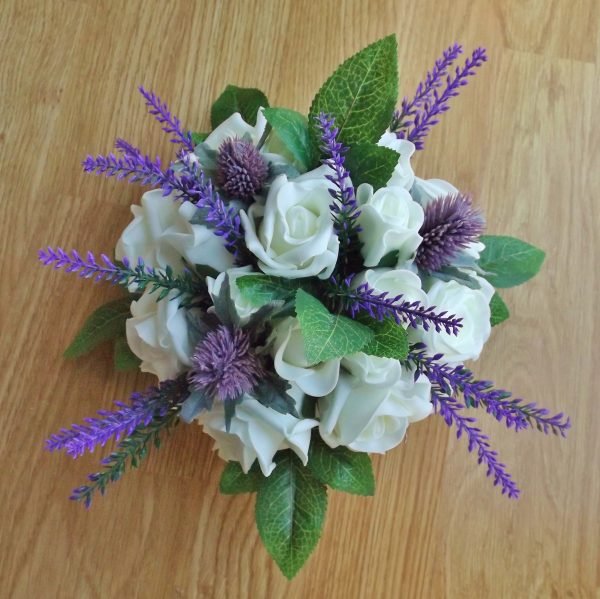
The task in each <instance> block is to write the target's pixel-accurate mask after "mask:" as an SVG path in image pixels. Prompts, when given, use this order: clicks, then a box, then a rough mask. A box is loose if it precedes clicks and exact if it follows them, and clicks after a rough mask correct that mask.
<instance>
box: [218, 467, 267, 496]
mask: <svg viewBox="0 0 600 599" xmlns="http://www.w3.org/2000/svg"><path fill="white" fill-rule="evenodd" d="M262 478H263V476H262V474H261V473H260V470H259V469H258V468H257V467H256V462H255V463H254V465H253V466H252V468H250V470H249V471H248V473H245V472H244V471H243V470H242V467H241V466H240V464H239V463H238V462H227V464H226V465H225V469H224V470H223V473H222V474H221V480H220V482H219V490H220V491H221V493H223V495H239V494H240V493H256V491H258V486H259V485H260V481H261V480H262Z"/></svg>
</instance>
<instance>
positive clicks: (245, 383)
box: [189, 325, 266, 401]
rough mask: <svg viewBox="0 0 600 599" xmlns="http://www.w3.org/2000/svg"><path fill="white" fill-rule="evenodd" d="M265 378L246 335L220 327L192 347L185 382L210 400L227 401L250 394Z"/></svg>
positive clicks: (237, 330)
mask: <svg viewBox="0 0 600 599" xmlns="http://www.w3.org/2000/svg"><path fill="white" fill-rule="evenodd" d="M265 375H266V373H265V371H264V368H263V366H262V364H261V362H260V359H259V358H258V356H257V355H256V354H255V353H254V351H253V350H252V347H251V345H250V337H249V335H248V333H247V332H245V331H243V330H241V329H233V330H232V329H230V328H229V327H226V326H224V325H220V326H219V327H217V328H216V329H215V330H214V331H211V332H210V333H208V334H207V335H206V337H204V339H203V340H202V341H201V342H200V343H199V344H198V345H197V346H196V349H195V350H194V354H193V356H192V367H191V369H190V371H189V382H190V386H191V387H192V388H194V389H196V390H198V391H202V392H204V393H206V394H208V395H209V396H210V397H213V398H216V399H219V400H221V401H231V400H237V399H238V398H239V397H241V395H242V394H244V393H250V392H251V391H252V390H253V389H254V387H255V386H256V385H257V383H258V382H259V381H260V380H261V379H262V378H264V376H265Z"/></svg>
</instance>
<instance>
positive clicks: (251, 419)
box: [198, 388, 319, 476]
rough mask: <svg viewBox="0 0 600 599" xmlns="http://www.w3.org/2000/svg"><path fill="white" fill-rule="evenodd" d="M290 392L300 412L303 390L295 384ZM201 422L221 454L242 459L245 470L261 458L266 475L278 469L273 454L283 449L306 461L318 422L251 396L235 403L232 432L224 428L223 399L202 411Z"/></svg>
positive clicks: (261, 465) (230, 459)
mask: <svg viewBox="0 0 600 599" xmlns="http://www.w3.org/2000/svg"><path fill="white" fill-rule="evenodd" d="M289 394H290V395H291V396H292V397H293V398H294V399H295V400H296V409H297V411H298V413H301V410H302V402H303V397H304V395H303V393H302V392H301V391H300V390H299V389H298V388H292V389H291V390H290V391H289ZM198 422H199V423H200V424H201V425H202V427H203V429H204V432H205V433H207V434H208V435H210V436H211V437H212V438H213V439H214V440H215V450H217V451H218V454H219V456H220V457H221V458H223V459H224V460H227V461H235V462H239V463H240V465H241V467H242V469H243V471H244V472H248V470H250V467H251V466H252V464H253V463H254V461H255V460H258V464H259V466H260V469H261V471H262V473H263V474H264V475H265V476H269V475H270V474H271V472H273V470H274V469H275V466H276V464H275V462H274V461H273V458H274V456H275V454H276V452H277V451H279V450H282V449H291V450H292V451H293V452H294V453H295V454H296V455H297V456H298V457H299V458H300V459H301V460H302V463H303V464H304V465H306V463H307V461H308V447H309V444H310V431H311V429H313V428H314V427H315V426H318V424H319V423H318V422H317V421H316V420H313V419H311V418H296V417H294V416H292V415H291V414H280V413H279V412H276V411H275V410H272V409H271V408H267V407H265V406H263V405H262V404H260V403H259V402H258V401H257V400H256V399H253V398H252V397H249V396H245V397H244V399H243V401H242V402H241V403H240V404H239V405H237V406H236V408H235V416H234V417H233V418H232V419H231V426H230V429H229V432H227V430H226V428H225V410H224V407H223V403H222V402H215V404H214V406H213V408H212V409H211V410H210V411H208V412H203V413H202V414H201V415H200V416H199V417H198Z"/></svg>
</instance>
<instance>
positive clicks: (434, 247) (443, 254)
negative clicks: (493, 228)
mask: <svg viewBox="0 0 600 599" xmlns="http://www.w3.org/2000/svg"><path fill="white" fill-rule="evenodd" d="M483 229H484V219H483V216H482V214H481V212H480V211H479V210H478V209H476V208H473V206H472V201H471V198H470V197H469V196H467V195H464V194H462V193H458V194H449V195H447V196H444V197H440V198H436V199H434V200H433V201H431V202H429V203H428V204H427V205H426V206H425V220H424V221H423V225H422V226H421V229H420V230H419V234H420V235H421V236H422V237H423V241H422V242H421V245H420V246H419V249H418V250H417V255H416V257H415V262H416V263H417V266H418V267H419V268H422V269H423V270H426V271H429V272H432V271H438V270H440V269H441V268H442V267H443V266H448V265H450V264H451V263H452V260H454V259H455V258H456V256H457V255H458V254H459V253H460V251H461V250H463V249H465V248H466V247H467V246H468V245H469V244H470V243H473V242H474V241H477V239H478V238H479V236H480V235H481V233H483Z"/></svg>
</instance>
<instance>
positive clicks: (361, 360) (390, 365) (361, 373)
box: [342, 352, 402, 386]
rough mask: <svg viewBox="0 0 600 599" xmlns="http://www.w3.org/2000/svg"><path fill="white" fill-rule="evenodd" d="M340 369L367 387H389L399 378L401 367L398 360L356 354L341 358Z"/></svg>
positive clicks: (361, 353) (360, 353)
mask: <svg viewBox="0 0 600 599" xmlns="http://www.w3.org/2000/svg"><path fill="white" fill-rule="evenodd" d="M342 367H343V368H344V370H347V371H348V372H349V373H350V374H351V375H352V376H353V377H354V378H355V379H357V380H360V381H362V382H363V383H365V384H367V385H383V386H388V385H391V384H392V383H393V382H394V381H395V380H397V379H398V377H399V376H400V371H401V369H402V367H401V366H400V362H398V360H392V359H391V358H381V357H379V356H369V355H368V354H365V353H363V352H357V353H355V354H352V355H350V356H345V357H344V358H342Z"/></svg>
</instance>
